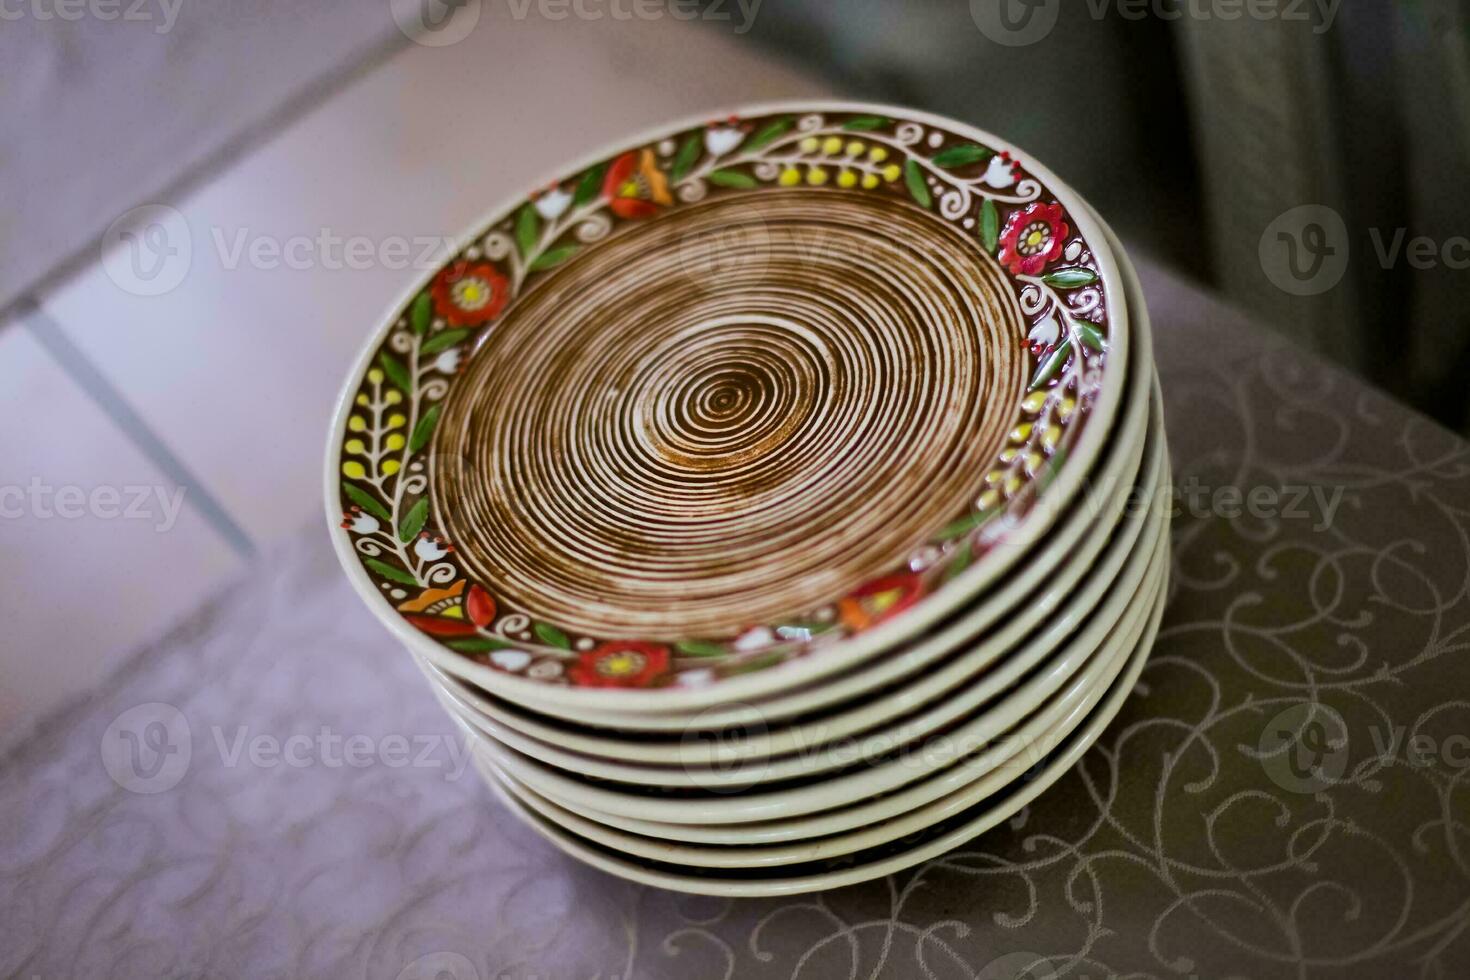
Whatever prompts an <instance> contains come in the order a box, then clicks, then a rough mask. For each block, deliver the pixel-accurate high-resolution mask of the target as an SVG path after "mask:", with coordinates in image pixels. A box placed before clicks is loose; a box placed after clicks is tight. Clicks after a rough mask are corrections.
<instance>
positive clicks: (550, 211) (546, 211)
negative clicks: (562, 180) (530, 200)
mask: <svg viewBox="0 0 1470 980" xmlns="http://www.w3.org/2000/svg"><path fill="white" fill-rule="evenodd" d="M571 203H572V195H570V194H568V193H567V192H566V191H564V190H562V189H561V188H560V187H556V188H553V189H552V190H549V191H547V192H546V193H545V194H542V195H541V196H540V197H538V198H536V212H537V213H538V214H540V215H541V217H543V218H545V219H546V220H547V221H555V220H556V219H557V218H560V217H561V216H562V214H564V213H565V212H566V209H567V207H568V206H569V205H570V204H571Z"/></svg>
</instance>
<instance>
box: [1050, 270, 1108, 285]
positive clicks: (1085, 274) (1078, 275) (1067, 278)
mask: <svg viewBox="0 0 1470 980" xmlns="http://www.w3.org/2000/svg"><path fill="white" fill-rule="evenodd" d="M1041 281H1042V282H1044V283H1046V284H1047V285H1048V286H1055V287H1056V288H1057V289H1077V288H1079V287H1081V286H1091V285H1092V284H1093V283H1095V282H1097V273H1095V272H1093V271H1092V270H1091V269H1058V270H1057V271H1055V272H1048V273H1047V274H1046V275H1044V276H1042V277H1041Z"/></svg>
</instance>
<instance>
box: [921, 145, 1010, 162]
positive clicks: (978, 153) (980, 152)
mask: <svg viewBox="0 0 1470 980" xmlns="http://www.w3.org/2000/svg"><path fill="white" fill-rule="evenodd" d="M993 156H995V151H994V150H988V149H986V148H985V147H983V146H981V145H980V144H979V143H959V144H956V145H955V146H951V147H948V148H947V149H943V150H940V151H939V152H938V153H936V154H935V155H934V164H935V166H939V167H966V166H969V165H970V164H972V163H983V162H984V161H986V160H989V159H990V158H991V157H993Z"/></svg>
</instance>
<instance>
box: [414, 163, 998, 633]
mask: <svg viewBox="0 0 1470 980" xmlns="http://www.w3.org/2000/svg"><path fill="white" fill-rule="evenodd" d="M1023 335H1024V332H1023V329H1022V326H1021V316H1020V311H1019V309H1017V307H1016V302H1015V299H1014V297H1013V296H1012V294H1011V292H1010V291H1009V289H1008V287H1007V285H1006V284H1005V282H1004V280H1003V278H1002V276H1001V273H1000V270H999V269H998V267H997V266H996V264H995V262H994V261H993V260H992V259H991V258H990V257H989V256H987V255H986V254H985V253H984V252H983V251H982V250H981V249H980V248H979V246H978V244H977V243H976V242H975V241H973V240H972V239H970V238H968V237H967V236H965V235H963V234H962V233H961V232H960V231H959V230H957V229H955V228H954V227H952V226H951V225H949V224H947V223H945V222H942V221H941V220H939V219H938V218H937V217H936V216H934V215H933V214H931V213H928V212H925V211H922V210H920V209H919V208H917V207H915V206H913V205H910V204H906V203H902V202H899V201H896V200H890V199H887V198H879V197H876V196H873V195H860V194H857V193H846V192H841V191H832V190H822V191H811V190H791V191H771V192H765V193H760V194H750V195H740V196H736V197H728V198H724V199H721V200H716V201H712V202H706V203H703V204H700V205H695V206H688V207H683V208H678V209H674V210H672V211H670V212H668V213H667V214H665V215H664V216H662V217H660V218H657V219H654V220H651V221H648V222H646V223H643V224H639V225H636V226H633V227H631V228H628V229H626V230H624V231H621V232H620V233H619V234H618V235H616V236H615V237H614V238H612V239H610V240H608V241H606V242H603V243H600V244H598V245H597V246H595V247H591V248H588V249H587V250H586V252H585V253H584V254H583V255H581V256H579V257H577V258H574V259H573V260H571V261H570V262H568V263H567V264H566V265H565V266H563V267H562V268H561V269H560V270H558V272H557V273H556V274H554V275H553V276H551V277H549V279H548V280H547V281H545V282H543V283H542V284H541V285H540V286H539V287H538V288H536V289H534V290H533V291H531V292H530V293H528V294H527V295H526V296H524V297H523V298H522V299H521V301H520V302H519V303H517V304H516V306H515V307H514V308H512V309H511V310H510V311H508V312H507V314H506V316H505V317H504V319H503V320H502V321H501V323H500V324H499V325H498V326H497V327H496V328H495V329H494V331H493V333H492V334H491V336H490V337H489V338H487V340H486V342H485V343H484V344H482V345H481V347H480V348H479V349H478V350H477V351H476V352H475V353H474V355H473V356H472V357H471V359H470V360H469V363H468V365H467V366H466V369H465V376H464V377H462V378H461V379H460V380H459V381H458V382H457V383H456V384H455V385H454V387H453V390H452V392H451V394H450V395H449V397H448V399H447V402H446V404H445V408H444V414H443V417H442V419H441V421H440V424H439V428H438V432H437V435H436V444H435V456H434V460H433V463H432V466H433V481H432V493H433V497H434V506H435V508H436V512H437V514H438V515H439V519H440V521H441V522H442V524H443V525H444V527H445V530H446V531H447V533H448V535H449V536H450V538H451V540H453V541H454V543H455V544H456V545H457V546H458V554H459V556H460V558H461V560H462V561H463V562H464V564H465V566H466V567H467V568H468V569H469V570H470V572H471V573H472V574H474V575H475V576H477V577H478V578H479V579H480V581H482V582H483V583H484V584H485V585H486V586H487V587H489V588H491V589H492V590H493V591H495V592H497V594H500V595H502V596H505V597H507V598H509V599H510V600H511V601H512V602H514V603H518V604H519V605H520V606H521V607H522V608H523V609H524V610H525V611H527V612H529V613H530V614H531V615H533V616H535V617H537V618H540V619H544V620H548V621H550V622H553V623H556V624H557V625H559V626H561V627H563V628H564V629H567V630H569V631H574V632H580V633H585V634H588V635H592V636H599V637H616V638H650V639H675V638H679V637H686V636H723V635H730V634H733V633H735V632H738V631H740V630H741V629H742V628H744V627H746V626H749V625H753V624H761V623H766V624H779V623H780V622H782V621H783V620H784V619H789V618H791V617H793V616H795V615H797V614H799V613H801V612H802V611H803V610H806V609H810V608H812V607H814V606H817V605H820V604H822V603H824V602H827V601H830V600H832V599H835V598H837V597H838V596H840V595H842V594H844V593H845V592H847V591H849V590H851V589H852V588H854V587H856V586H858V585H860V584H861V583H862V582H864V581H866V580H867V579H870V578H872V577H874V576H875V575H878V574H882V573H885V572H890V571H892V570H893V569H894V568H895V567H896V566H899V565H901V564H902V562H903V561H904V558H905V557H906V555H907V554H908V553H909V552H910V551H911V550H912V549H914V548H915V547H916V546H917V545H919V544H920V543H922V542H923V541H924V540H925V539H927V538H928V537H930V536H931V535H933V533H934V532H935V531H937V530H938V529H939V528H940V527H942V526H943V525H944V524H945V523H946V522H947V521H948V520H950V519H952V518H954V517H955V516H957V515H958V514H960V513H962V512H963V511H964V510H965V508H966V506H967V504H968V503H969V502H971V501H972V500H973V499H974V497H975V496H977V495H978V494H979V492H980V491H981V489H982V487H981V485H980V481H981V477H982V476H983V474H984V472H985V470H986V467H987V465H988V464H989V463H990V462H991V461H992V460H993V458H994V456H995V454H996V452H997V451H998V450H999V448H1000V446H1001V443H1002V440H1003V438H1004V435H1005V432H1006V430H1007V429H1008V428H1009V426H1010V424H1011V422H1012V420H1013V419H1014V418H1015V416H1016V411H1017V403H1018V401H1019V398H1020V396H1021V392H1022V388H1023V385H1024V371H1025V363H1026V362H1025V356H1024V349H1023V347H1022V339H1023Z"/></svg>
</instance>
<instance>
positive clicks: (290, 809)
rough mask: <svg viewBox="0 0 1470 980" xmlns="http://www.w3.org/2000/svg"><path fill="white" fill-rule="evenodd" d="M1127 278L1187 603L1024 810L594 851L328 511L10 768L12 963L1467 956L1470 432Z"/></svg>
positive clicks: (478, 973) (100, 967) (628, 970)
mask: <svg viewBox="0 0 1470 980" xmlns="http://www.w3.org/2000/svg"><path fill="white" fill-rule="evenodd" d="M1144 274H1145V280H1146V284H1147V286H1148V292H1149V296H1150V299H1151V303H1152V306H1153V309H1154V312H1155V320H1156V330H1157V333H1158V349H1159V363H1160V373H1161V376H1162V380H1163V386H1164V393H1165V400H1166V403H1167V407H1168V428H1169V435H1170V444H1171V451H1172V453H1173V457H1174V464H1175V472H1176V482H1177V483H1178V485H1179V504H1180V510H1179V514H1178V516H1177V517H1176V519H1175V522H1174V530H1173V533H1174V539H1175V550H1174V559H1173V560H1174V574H1173V584H1172V595H1171V597H1170V603H1169V608H1168V612H1167V615H1166V618H1165V621H1164V628H1163V632H1162V635H1161V636H1160V639H1159V641H1158V644H1157V647H1156V650H1155V653H1154V656H1153V658H1152V660H1151V661H1150V663H1149V664H1148V666H1147V668H1146V669H1145V671H1144V674H1143V677H1142V680H1141V682H1140V683H1139V685H1138V688H1137V691H1136V692H1135V695H1134V697H1133V698H1132V699H1131V700H1130V701H1129V702H1128V703H1127V705H1126V706H1125V708H1124V710H1123V712H1122V714H1121V715H1120V716H1119V717H1118V718H1117V720H1116V721H1115V722H1114V723H1113V724H1112V725H1111V726H1110V727H1109V728H1108V730H1107V731H1106V733H1105V734H1104V736H1103V738H1102V740H1101V742H1100V743H1099V744H1098V745H1097V746H1096V747H1095V748H1093V749H1092V750H1091V751H1090V752H1089V753H1088V755H1087V756H1086V757H1085V758H1084V759H1083V761H1082V762H1081V763H1080V764H1079V765H1078V766H1077V767H1076V769H1075V770H1074V771H1073V772H1072V773H1070V774H1069V775H1068V776H1067V777H1066V778H1064V779H1063V780H1062V781H1061V782H1060V783H1059V784H1057V785H1056V786H1055V787H1054V788H1053V789H1052V790H1050V791H1049V792H1047V793H1046V794H1045V795H1043V796H1042V797H1041V798H1040V799H1039V800H1038V801H1037V802H1036V803H1034V804H1033V805H1032V806H1030V807H1029V808H1027V809H1026V810H1025V811H1023V812H1022V813H1021V814H1019V815H1018V816H1016V817H1015V818H1014V819H1012V820H1011V821H1010V822H1009V823H1008V824H1007V825H1005V826H1003V827H1002V828H999V829H997V830H995V831H992V832H990V833H988V834H986V835H984V836H982V837H980V838H977V839H976V840H974V841H972V842H971V843H970V844H969V845H967V846H966V847H964V848H962V849H961V850H958V851H956V852H953V853H951V854H948V855H946V856H945V857H943V858H940V859H937V860H934V861H931V862H929V863H928V864H926V865H924V866H922V867H919V868H915V869H912V870H910V871H907V872H904V873H902V874H898V875H895V876H893V877H890V878H887V879H884V880H881V881H874V882H870V883H868V884H865V885H860V886H855V887H850V888H845V889H842V890H839V891H834V892H830V893H825V894H817V895H810V896H803V897H797V898H790V899H780V900H763V901H724V900H712V899H697V898H689V897H684V896H678V895H673V894H668V893H662V892H658V891H655V890H651V889H647V888H642V887H638V886H635V885H631V884H627V883H624V882H621V881H618V880H615V879H613V878H610V877H607V876H605V875H603V874H601V873H599V872H596V871H593V870H589V869H587V868H584V867H581V866H579V865H578V864H575V863H574V862H572V861H570V860H568V859H566V858H563V857H562V856H561V855H560V854H559V853H558V852H556V851H555V850H553V849H552V848H551V847H550V846H549V845H547V844H545V843H543V842H542V841H541V840H540V839H539V838H538V837H536V836H535V835H534V834H532V833H531V832H530V831H528V830H526V829H524V828H522V827H520V826H519V825H518V824H517V823H516V822H515V821H514V819H512V817H511V816H510V814H509V813H507V812H506V811H505V810H504V809H502V808H501V806H500V805H499V804H498V803H496V802H495V801H494V799H493V798H492V797H491V795H490V794H489V792H488V790H487V789H486V788H485V787H484V786H483V785H482V784H481V783H480V782H479V781H478V780H477V778H476V777H475V775H474V771H473V769H472V768H470V767H469V766H468V764H467V763H468V760H467V758H466V756H465V753H464V748H463V743H462V742H461V741H459V739H458V737H457V736H456V735H455V733H454V729H453V728H452V727H451V723H450V722H449V721H448V719H447V718H446V717H445V716H444V715H443V714H442V712H440V710H439V709H438V708H437V706H436V705H435V703H434V700H433V698H432V696H431V695H430V693H429V691H428V690H427V688H426V687H425V685H424V683H423V679H422V677H421V676H420V675H419V674H418V672H417V670H416V669H415V667H414V666H413V664H412V663H411V662H410V661H409V659H408V657H407V656H405V655H404V654H403V653H402V652H401V651H400V650H398V649H397V648H396V647H395V645H394V642H393V641H392V640H391V639H390V638H389V636H388V635H387V634H386V633H385V632H384V631H383V630H382V629H381V628H380V627H379V626H378V625H377V624H376V622H374V621H373V620H372V618H371V617H370V615H369V613H368V612H367V611H366V610H365V609H364V608H363V606H362V604H361V603H360V602H359V601H358V600H357V599H356V598H355V597H354V596H353V594H352V592H351V590H350V589H349V587H348V586H347V583H346V582H345V580H344V579H343V577H342V575H341V574H340V572H339V571H338V569H337V568H336V565H335V562H334V560H333V559H332V556H331V554H330V552H329V549H328V546H327V541H326V536H325V535H324V534H323V533H321V530H320V528H319V527H318V526H317V525H316V524H312V525H311V526H309V527H307V528H305V529H304V530H303V531H302V532H301V534H300V535H299V538H298V540H297V541H295V542H293V543H290V544H289V545H287V546H285V547H283V548H281V549H280V550H278V551H277V552H276V553H274V554H273V555H271V556H270V557H269V559H268V560H267V561H266V562H264V563H263V565H262V567H261V569H260V570H258V572H257V573H256V574H253V575H251V576H249V577H248V579H246V580H245V581H242V582H241V583H240V584H238V585H237V586H236V587H235V588H233V589H231V590H229V591H227V592H226V593H225V594H223V595H221V596H220V597H219V598H218V599H217V600H216V601H215V602H213V603H211V604H210V605H209V606H208V607H207V608H205V609H202V610H200V611H199V613H198V614H197V615H196V616H195V617H193V618H192V620H190V621H189V622H187V623H185V624H183V625H182V626H180V627H179V628H177V629H175V630H174V631H173V632H172V633H171V634H170V635H169V636H168V637H166V638H165V639H164V640H163V641H161V642H160V643H159V644H157V645H156V646H155V647H154V648H152V649H150V650H147V651H145V652H143V653H142V654H141V655H140V656H139V657H138V658H137V659H136V660H135V662H134V663H133V664H132V665H131V666H130V667H129V668H128V669H126V670H125V671H123V672H122V673H121V674H120V675H118V676H116V677H114V678H112V679H111V680H110V681H109V682H108V683H107V684H106V685H105V686H103V687H102V688H101V689H99V690H97V691H96V692H95V695H94V696H93V697H92V698H91V699H90V700H88V701H87V702H86V703H84V704H80V705H76V706H73V707H71V708H69V709H68V710H66V711H64V712H63V713H62V714H60V715H59V716H57V717H55V718H53V719H51V720H50V722H48V723H47V724H46V725H44V726H42V727H41V728H40V729H39V730H38V731H37V732H35V733H33V734H32V735H31V736H29V737H28V738H27V739H26V740H25V741H23V742H21V743H20V744H18V745H14V746H12V748H11V750H10V751H9V752H8V754H7V756H6V757H5V758H4V760H3V762H0V975H4V976H13V977H23V978H33V977H34V978H41V980H52V978H61V977H82V976H85V977H92V978H100V977H150V978H151V977H180V978H183V977H190V978H193V977H230V978H234V977H281V978H288V977H289V978H305V977H321V978H332V980H339V978H359V977H360V978H371V980H378V978H388V980H393V978H413V977H425V978H427V977H454V978H468V977H479V978H492V977H494V978H532V977H535V978H563V977H565V978H588V980H591V978H599V980H608V978H614V977H616V978H622V980H629V978H635V977H636V978H644V977H653V978H656V977H670V978H681V980H682V978H705V977H712V978H721V977H737V978H741V980H745V978H759V977H803V978H848V977H851V978H856V977H865V978H867V977H892V978H912V977H933V978H950V977H976V976H980V977H994V978H999V977H1012V976H1017V975H1025V976H1089V977H1101V976H1108V975H1113V974H1121V975H1124V976H1137V977H1176V976H1193V977H1209V978H1217V977H1218V978H1224V977H1298V978H1301V977H1339V976H1348V977H1411V976H1425V977H1439V976H1443V977H1463V976H1466V975H1470V780H1467V778H1466V773H1467V769H1470V691H1467V688H1470V684H1467V678H1470V670H1467V667H1466V663H1465V656H1466V648H1467V647H1470V594H1467V589H1470V447H1467V446H1466V444H1465V443H1463V442H1461V441H1459V440H1458V439H1457V438H1455V437H1454V436H1451V435H1449V434H1447V433H1446V432H1444V431H1442V430H1440V429H1438V428H1436V427H1434V426H1433V425H1431V424H1429V423H1427V422H1425V421H1423V420H1421V419H1419V418H1417V417H1415V416H1413V415H1411V414H1410V413H1409V412H1407V411H1406V410H1404V409H1403V408H1400V407H1399V406H1397V405H1395V404H1393V403H1392V402H1390V401H1388V400H1387V399H1385V398H1384V397H1383V396H1381V395H1378V394H1376V393H1374V392H1372V391H1370V390H1367V389H1365V388H1363V387H1362V386H1361V385H1360V384H1359V383H1357V382H1355V381H1353V380H1351V379H1349V378H1347V377H1345V376H1343V375H1341V374H1339V373H1337V372H1335V371H1333V370H1331V369H1328V368H1326V367H1324V366H1323V365H1322V364H1320V363H1318V362H1316V361H1315V360H1313V359H1312V358H1310V357H1309V356H1307V355H1304V354H1302V353H1300V352H1298V351H1295V350H1294V349H1290V348H1286V347H1283V346H1280V345H1278V344H1275V343H1272V342H1270V341H1267V340H1266V339H1265V338H1264V335H1262V334H1260V333H1258V332H1256V331H1255V330H1254V329H1253V328H1251V327H1250V326H1249V325H1248V324H1245V323H1243V322H1242V321H1241V320H1240V319H1239V318H1238V317H1236V316H1235V315H1233V314H1232V313H1230V312H1229V311H1227V310H1224V309H1223V308H1220V307H1217V306H1215V305H1214V304H1213V303H1211V302H1210V301H1209V300H1207V299H1206V298H1204V297H1202V296H1200V295H1199V294H1198V293H1196V292H1194V291H1192V290H1190V289H1188V288H1186V287H1184V286H1181V285H1180V284H1178V283H1177V282H1175V281H1173V280H1171V279H1169V278H1168V277H1167V276H1164V275H1162V274H1160V273H1159V272H1157V271H1156V270H1151V269H1148V268H1145V270H1144ZM99 641H100V640H99ZM35 653H36V655H37V656H45V655H46V651H44V650H37V651H35ZM1038 961H1040V962H1038ZM1028 970H1029V971H1030V972H1029V973H1028V972H1026V971H1028Z"/></svg>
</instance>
